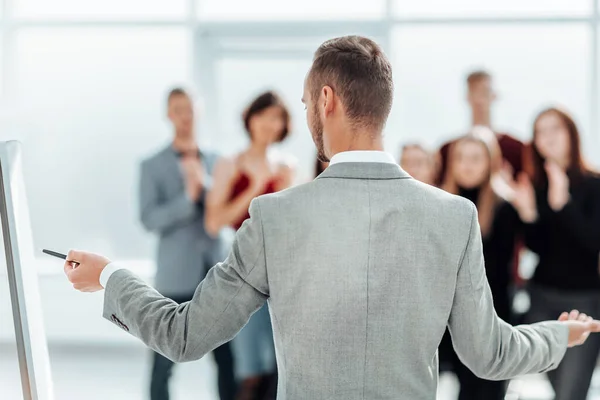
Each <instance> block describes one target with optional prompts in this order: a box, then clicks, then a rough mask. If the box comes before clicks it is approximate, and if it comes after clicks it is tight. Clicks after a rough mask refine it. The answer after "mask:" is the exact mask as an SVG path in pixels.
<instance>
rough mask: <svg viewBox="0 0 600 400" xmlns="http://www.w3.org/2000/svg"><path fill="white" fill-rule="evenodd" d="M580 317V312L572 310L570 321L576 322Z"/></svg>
mask: <svg viewBox="0 0 600 400" xmlns="http://www.w3.org/2000/svg"><path fill="white" fill-rule="evenodd" d="M578 316H579V311H577V310H572V311H571V312H570V313H569V319H570V320H576V319H577V317H578Z"/></svg>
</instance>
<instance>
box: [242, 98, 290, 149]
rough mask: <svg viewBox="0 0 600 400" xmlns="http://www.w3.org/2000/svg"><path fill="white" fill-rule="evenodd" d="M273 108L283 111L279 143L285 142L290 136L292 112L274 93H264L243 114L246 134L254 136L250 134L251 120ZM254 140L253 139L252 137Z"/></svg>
mask: <svg viewBox="0 0 600 400" xmlns="http://www.w3.org/2000/svg"><path fill="white" fill-rule="evenodd" d="M271 107H279V108H280V109H281V113H282V118H283V122H284V123H283V129H282V130H281V134H280V135H279V139H278V141H279V142H281V141H283V140H284V139H285V138H286V137H287V136H288V134H289V133H290V112H289V111H288V109H287V107H286V106H285V104H284V103H283V100H281V98H280V97H279V96H278V95H277V94H276V93H275V92H272V91H268V92H264V93H262V94H260V95H259V96H258V97H257V98H255V99H254V100H253V101H252V103H250V105H249V106H248V108H246V110H245V111H244V113H243V114H242V119H243V120H244V127H245V128H246V132H247V133H248V135H252V133H251V132H250V120H251V119H252V117H254V116H255V115H257V114H260V113H261V112H263V111H264V110H266V109H267V108H271ZM250 139H252V137H250Z"/></svg>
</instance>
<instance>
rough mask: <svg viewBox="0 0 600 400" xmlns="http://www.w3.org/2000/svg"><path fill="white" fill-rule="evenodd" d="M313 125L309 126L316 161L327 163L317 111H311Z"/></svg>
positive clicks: (321, 124)
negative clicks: (315, 149)
mask: <svg viewBox="0 0 600 400" xmlns="http://www.w3.org/2000/svg"><path fill="white" fill-rule="evenodd" d="M312 121H313V123H312V124H311V126H310V133H311V134H312V138H313V142H315V146H316V148H317V159H318V160H319V161H321V162H329V157H327V155H325V146H324V144H323V123H322V122H321V119H320V118H319V114H318V112H317V110H313V118H312Z"/></svg>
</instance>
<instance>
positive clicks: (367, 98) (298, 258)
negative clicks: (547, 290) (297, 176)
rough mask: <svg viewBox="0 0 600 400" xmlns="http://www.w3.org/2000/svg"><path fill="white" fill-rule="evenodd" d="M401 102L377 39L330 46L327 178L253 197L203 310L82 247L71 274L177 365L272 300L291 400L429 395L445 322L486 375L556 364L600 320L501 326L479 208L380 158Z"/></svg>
mask: <svg viewBox="0 0 600 400" xmlns="http://www.w3.org/2000/svg"><path fill="white" fill-rule="evenodd" d="M392 96H393V84H392V69H391V66H390V63H389V62H388V60H387V58H386V57H385V55H384V54H383V53H382V51H381V49H380V48H379V46H377V44H375V43H374V42H372V41H371V40H369V39H366V38H362V37H357V36H350V37H342V38H337V39H333V40H330V41H327V42H325V43H324V44H323V45H322V46H321V47H320V48H319V49H318V50H317V52H316V54H315V57H314V61H313V65H312V67H311V69H310V71H309V73H308V75H307V78H306V81H305V90H304V97H303V101H304V103H305V104H306V107H307V119H308V124H309V128H310V131H311V133H312V135H313V140H314V141H315V143H316V145H317V149H318V152H319V157H320V158H321V159H323V160H329V159H330V160H331V163H330V166H329V168H327V170H325V172H323V173H322V174H321V175H320V176H319V177H318V178H317V179H316V180H315V181H313V182H311V183H308V184H305V185H301V186H297V187H295V188H292V189H289V190H286V191H283V192H279V193H277V194H272V195H266V196H263V197H259V198H257V199H256V200H254V201H253V203H252V204H251V206H250V215H251V217H250V219H249V220H247V221H246V222H245V223H244V225H243V226H242V228H241V229H240V230H239V231H238V232H237V235H236V239H235V242H234V245H233V248H232V250H231V253H230V254H229V257H228V258H227V259H226V260H225V261H224V262H222V263H220V264H217V265H216V266H215V267H214V268H212V269H211V270H210V272H209V273H208V275H207V276H206V279H205V280H204V281H203V282H202V283H201V284H200V285H199V286H198V288H197V289H196V292H195V294H194V298H193V299H192V301H190V302H189V303H186V304H181V305H178V304H176V303H174V302H172V301H170V300H169V299H165V298H164V297H162V296H161V295H160V294H159V293H157V292H156V291H154V290H153V289H152V288H150V287H148V286H147V285H145V284H144V283H143V282H142V281H141V280H140V279H139V278H137V277H136V276H135V275H133V274H132V273H130V272H129V271H127V269H124V268H123V266H120V265H118V264H117V263H110V261H109V260H108V259H107V258H105V257H102V256H99V255H94V254H90V253H84V252H79V251H71V252H70V253H69V257H68V260H69V261H68V262H67V263H65V272H66V274H67V275H68V278H69V280H70V281H71V282H72V283H73V285H74V287H75V289H78V290H81V291H96V290H101V289H102V288H103V287H104V288H105V289H106V290H105V295H104V317H105V318H107V319H109V320H111V321H112V322H113V323H115V324H116V325H117V326H119V327H121V328H122V329H124V330H126V331H128V332H129V333H131V334H132V335H135V336H136V337H138V338H140V339H141V340H142V341H143V342H144V343H146V344H147V345H148V346H150V347H152V348H153V349H155V350H157V351H160V352H162V353H163V354H164V355H165V356H166V357H169V358H171V359H173V360H175V361H178V362H183V361H190V360H195V359H198V358H200V357H202V356H203V355H204V354H206V352H208V351H210V350H212V349H213V348H215V347H216V346H219V345H220V344H222V343H224V342H226V341H228V340H230V339H231V338H233V337H234V336H235V334H236V333H237V332H238V331H239V330H240V329H241V328H242V326H244V324H245V323H246V321H248V318H249V317H250V315H252V313H253V312H255V311H256V310H257V309H259V308H260V307H261V306H262V305H263V304H264V302H265V301H268V304H269V310H270V313H271V318H272V321H273V330H274V338H275V346H276V352H277V362H278V370H279V378H280V380H279V387H278V398H279V399H290V400H306V399H340V400H342V399H343V400H354V399H406V400H433V399H435V396H436V387H437V378H438V360H437V348H438V345H439V343H440V340H441V338H442V335H443V334H444V330H445V329H446V326H448V327H449V328H450V332H451V334H452V340H453V344H454V347H455V348H456V351H457V353H458V355H459V357H460V359H461V360H462V361H463V362H464V363H465V364H466V365H468V366H469V368H471V369H472V370H473V371H474V372H475V373H476V374H477V375H478V376H481V377H484V378H487V379H509V378H512V377H514V376H517V375H521V374H527V373H533V372H542V371H546V370H549V369H552V368H555V367H556V366H557V365H558V364H559V362H560V361H561V359H562V357H563V355H564V353H565V351H566V350H567V346H568V345H571V346H572V345H576V344H580V343H582V342H583V341H584V340H585V339H586V338H587V335H589V334H590V332H592V331H598V330H600V322H599V321H595V320H593V319H591V317H588V316H586V315H582V314H579V313H577V312H576V311H573V312H572V313H571V314H566V313H565V314H563V315H562V316H561V317H560V319H561V320H562V321H550V322H543V323H539V324H536V325H531V326H520V327H512V326H510V325H508V324H507V323H505V322H504V321H502V320H500V319H499V318H498V317H497V315H496V313H495V311H494V308H493V302H492V296H491V294H490V289H489V286H488V283H487V280H486V275H485V266H484V262H483V256H482V244H481V236H480V230H479V224H478V222H477V213H476V209H475V207H474V206H473V204H471V203H469V202H468V201H466V200H464V199H461V198H459V197H456V196H452V195H450V194H447V193H444V192H442V191H440V190H438V189H435V188H433V187H431V186H428V185H425V184H421V183H419V182H417V181H415V180H414V179H412V178H411V177H410V176H408V174H406V173H405V172H404V171H403V170H401V169H400V167H398V166H397V165H396V164H395V163H394V160H393V158H392V157H391V156H389V155H388V154H387V153H384V152H382V151H381V150H382V149H383V140H382V130H383V128H384V125H385V122H386V119H387V117H388V114H389V112H390V109H391V105H392Z"/></svg>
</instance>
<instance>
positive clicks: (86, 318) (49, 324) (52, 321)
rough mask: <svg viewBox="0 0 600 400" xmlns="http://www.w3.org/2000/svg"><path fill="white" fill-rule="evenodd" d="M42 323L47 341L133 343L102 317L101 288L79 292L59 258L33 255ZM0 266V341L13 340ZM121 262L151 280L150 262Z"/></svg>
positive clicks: (130, 337) (4, 284) (7, 294)
mask: <svg viewBox="0 0 600 400" xmlns="http://www.w3.org/2000/svg"><path fill="white" fill-rule="evenodd" d="M35 263H36V265H35V266H34V267H35V268H37V269H38V270H39V271H40V272H39V287H40V298H41V301H42V304H41V306H42V311H43V316H44V317H43V318H44V326H45V329H46V335H47V338H48V342H49V343H77V344H123V343H130V344H131V343H133V344H135V343H137V342H139V341H138V340H137V339H134V338H133V337H132V336H131V335H129V334H128V333H125V332H123V331H122V330H121V329H119V328H118V327H116V326H115V325H114V324H113V323H112V322H109V321H107V320H105V319H104V318H102V304H103V292H98V293H80V292H78V291H76V290H75V289H73V288H72V286H71V284H70V283H69V281H68V280H67V278H66V277H65V275H64V273H63V271H62V263H61V261H60V260H58V261H55V260H53V259H45V258H44V259H41V258H40V259H37V260H36V262H35ZM1 264H2V266H1V267H0V321H1V323H0V344H4V343H10V342H14V340H15V333H14V327H13V320H12V310H11V303H10V297H9V288H8V279H7V275H6V269H5V267H4V265H3V264H4V262H3V261H2V263H1ZM125 264H126V265H127V266H128V267H129V268H130V269H131V270H132V271H133V272H135V273H137V274H138V275H139V276H140V277H142V279H144V280H145V281H146V282H149V283H150V282H152V279H153V276H154V266H153V264H152V263H151V262H144V261H129V262H125Z"/></svg>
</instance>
